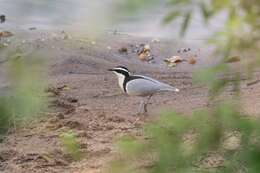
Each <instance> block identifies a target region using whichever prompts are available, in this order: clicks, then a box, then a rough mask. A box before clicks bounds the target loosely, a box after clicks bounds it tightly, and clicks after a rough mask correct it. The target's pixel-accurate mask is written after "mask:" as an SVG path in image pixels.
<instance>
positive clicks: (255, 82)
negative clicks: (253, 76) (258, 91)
mask: <svg viewBox="0 0 260 173" xmlns="http://www.w3.org/2000/svg"><path fill="white" fill-rule="evenodd" d="M259 82H260V80H259V79H257V80H255V81H252V82H249V83H247V84H246V86H251V85H255V84H257V83H259Z"/></svg>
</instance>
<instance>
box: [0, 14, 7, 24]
mask: <svg viewBox="0 0 260 173" xmlns="http://www.w3.org/2000/svg"><path fill="white" fill-rule="evenodd" d="M5 20H6V17H5V15H4V14H1V15H0V23H4V22H5Z"/></svg>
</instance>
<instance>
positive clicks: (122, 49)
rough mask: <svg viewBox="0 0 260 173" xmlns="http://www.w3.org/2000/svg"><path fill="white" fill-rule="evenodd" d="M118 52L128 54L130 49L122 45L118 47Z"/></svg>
mask: <svg viewBox="0 0 260 173" xmlns="http://www.w3.org/2000/svg"><path fill="white" fill-rule="evenodd" d="M118 52H119V53H120V54H127V53H128V49H127V48H126V47H121V48H120V49H118Z"/></svg>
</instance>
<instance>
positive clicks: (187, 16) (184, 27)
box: [180, 11, 192, 37]
mask: <svg viewBox="0 0 260 173" xmlns="http://www.w3.org/2000/svg"><path fill="white" fill-rule="evenodd" d="M191 15H192V11H189V12H187V13H186V14H185V16H184V20H183V23H182V25H181V32H180V35H181V36H182V37H183V36H184V35H185V33H186V31H187V28H188V26H189V24H190V19H191Z"/></svg>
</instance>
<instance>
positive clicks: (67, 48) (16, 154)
mask: <svg viewBox="0 0 260 173" xmlns="http://www.w3.org/2000/svg"><path fill="white" fill-rule="evenodd" d="M28 35H29V37H28ZM27 38H30V39H27ZM23 40H25V41H23ZM93 41H94V40H93V39H92V40H90V39H86V38H85V39H84V38H82V37H76V36H75V37H72V38H70V37H69V38H67V37H65V39H64V33H60V32H59V33H46V32H40V31H30V32H29V33H26V34H24V35H22V36H20V37H19V38H18V39H17V38H16V39H15V40H11V43H10V47H11V46H14V47H15V46H18V45H19V46H20V48H21V49H22V50H23V51H26V52H32V51H37V52H38V53H40V54H41V55H42V56H43V58H44V59H46V61H47V62H48V63H47V64H48V82H49V92H50V93H51V95H52V96H51V97H50V100H52V101H51V103H50V106H49V110H48V111H47V112H46V113H43V114H44V115H45V116H42V117H41V118H40V119H39V120H34V121H32V122H28V124H27V125H26V126H25V127H23V128H19V129H16V130H15V131H13V132H11V133H10V134H8V136H7V137H6V139H5V140H4V142H3V143H0V172H4V173H43V172H50V173H56V172H57V173H58V172H68V173H96V172H101V171H102V170H103V169H104V167H105V165H106V163H107V162H108V161H109V160H110V159H111V158H112V157H113V156H114V154H115V153H116V146H115V145H114V143H115V141H116V139H118V138H119V137H121V136H123V135H126V134H128V135H129V134H131V135H135V136H140V135H142V128H141V127H142V124H143V123H144V122H145V121H149V120H150V119H152V118H153V117H158V116H160V112H161V110H174V111H177V112H182V113H187V114H189V113H191V112H192V111H194V110H196V109H200V108H204V107H207V106H208V103H207V96H208V94H207V89H206V87H202V86H199V85H195V84H194V83H193V80H192V72H193V71H194V70H196V69H198V68H203V67H207V66H209V65H212V64H214V63H216V60H215V59H213V60H212V58H211V54H210V53H209V52H211V49H212V48H210V47H206V46H203V45H202V44H201V43H200V42H199V41H189V42H177V41H170V40H161V41H160V42H158V43H151V38H136V37H130V36H126V35H105V36H103V37H102V39H96V40H95V44H94V43H93ZM12 42H13V43H12ZM140 43H149V44H150V45H151V50H152V54H153V55H154V56H155V63H154V64H149V63H147V62H142V61H140V60H139V59H138V58H137V55H136V53H132V52H131V46H130V45H131V44H133V45H135V44H140ZM108 46H109V47H111V50H110V49H108V48H107V47H108ZM121 47H127V48H128V54H120V53H119V52H118V49H119V48H121ZM182 47H190V48H191V51H190V52H188V53H184V54H182V55H181V56H182V57H184V58H189V57H191V56H194V55H195V54H196V55H197V56H198V58H197V63H196V64H195V65H190V64H188V63H181V64H179V65H178V66H177V67H176V68H169V67H167V66H166V65H165V64H164V62H163V58H165V57H169V56H172V55H177V50H178V49H179V48H182ZM2 58H3V60H4V56H2ZM116 65H124V66H127V67H128V68H129V69H130V70H131V71H133V72H134V73H136V74H144V75H147V76H150V77H154V78H156V79H159V80H161V81H164V82H166V83H168V84H171V85H174V86H176V87H178V88H179V89H180V92H179V93H161V94H157V95H155V96H154V97H153V98H152V100H151V103H152V104H150V105H149V115H148V116H146V117H141V120H140V121H138V122H137V123H135V120H136V119H137V116H136V112H137V111H138V107H139V102H140V101H141V98H138V97H128V96H126V95H125V94H123V93H122V92H121V91H120V89H119V87H118V84H117V79H116V77H115V76H114V75H113V74H111V73H109V72H108V71H107V69H108V68H111V67H114V66H116ZM0 66H2V67H4V66H5V64H4V63H2V64H0ZM2 69H3V68H2ZM0 70H1V69H0ZM1 74H2V75H0V76H1V78H0V81H1V87H2V88H3V87H5V86H6V85H8V81H7V80H6V79H5V78H4V70H1ZM253 80H255V79H253ZM248 82H250V81H249V80H244V81H243V82H242V98H243V99H242V104H243V105H244V110H245V111H246V112H248V113H250V114H253V115H255V116H257V115H258V114H259V113H260V87H259V86H260V84H258V83H257V84H254V85H250V86H247V83H248ZM224 95H225V97H226V98H228V97H231V96H232V95H233V92H232V89H230V88H227V89H226V91H225V92H224ZM69 130H73V132H75V133H76V135H77V139H78V141H79V143H80V150H81V152H82V155H83V159H82V160H80V161H73V160H71V159H70V158H69V157H68V156H67V155H66V154H64V152H63V149H62V145H61V141H60V137H59V136H60V135H61V134H62V133H64V132H68V131H69Z"/></svg>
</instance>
